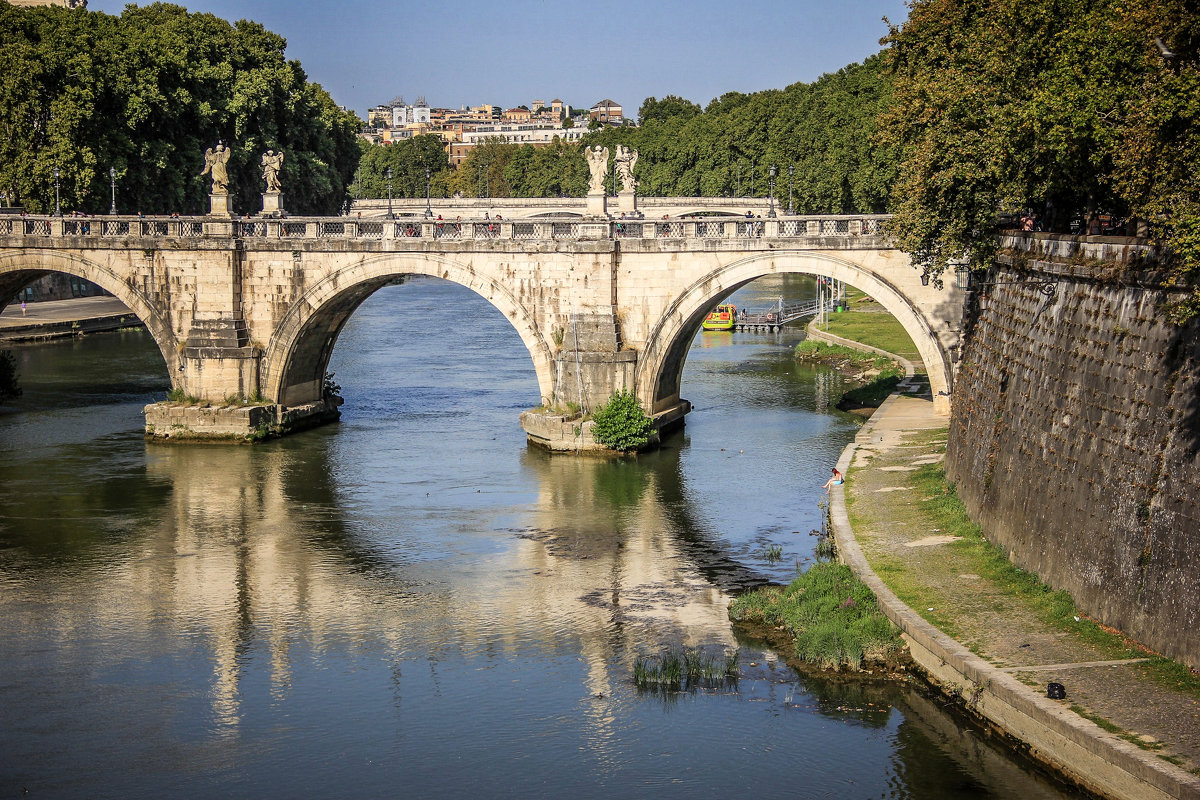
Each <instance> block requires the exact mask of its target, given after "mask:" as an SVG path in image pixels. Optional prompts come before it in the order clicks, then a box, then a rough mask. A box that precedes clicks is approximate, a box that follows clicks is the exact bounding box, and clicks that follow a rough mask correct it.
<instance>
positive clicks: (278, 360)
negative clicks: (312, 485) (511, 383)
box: [261, 252, 554, 405]
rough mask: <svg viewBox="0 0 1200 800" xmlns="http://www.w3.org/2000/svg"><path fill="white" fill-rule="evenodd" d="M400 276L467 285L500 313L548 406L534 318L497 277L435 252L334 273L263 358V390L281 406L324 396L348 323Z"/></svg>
mask: <svg viewBox="0 0 1200 800" xmlns="http://www.w3.org/2000/svg"><path fill="white" fill-rule="evenodd" d="M402 275H426V276H429V277H434V278H442V279H444V280H447V281H450V282H452V283H457V284H458V285H460V286H464V287H466V288H468V289H470V290H472V291H474V292H475V293H476V294H478V295H480V296H481V297H483V298H484V299H485V300H487V301H488V302H489V303H491V304H492V305H493V306H494V307H495V308H497V309H498V310H499V311H500V312H501V313H502V314H504V316H505V317H506V318H507V319H508V321H509V322H510V323H511V324H512V326H513V327H514V328H515V329H516V331H517V334H518V335H519V336H520V337H521V341H522V342H524V343H525V347H526V348H527V349H528V350H529V354H530V356H531V358H532V359H533V366H534V370H535V372H536V374H537V380H538V388H539V391H540V392H541V395H542V398H543V401H544V400H545V398H548V397H550V396H551V395H552V394H553V390H554V366H553V354H552V351H551V349H550V347H549V345H548V344H547V342H546V338H545V337H544V336H542V334H541V331H540V329H539V327H538V324H537V321H536V318H535V316H534V314H533V313H531V311H530V310H529V309H528V308H526V307H525V306H524V305H522V304H521V302H520V301H519V300H518V299H517V298H516V296H515V295H514V294H513V293H512V292H511V291H509V290H508V289H507V288H506V287H505V286H503V285H502V284H501V283H499V282H498V281H497V280H495V279H493V278H491V277H489V276H487V275H483V274H480V273H479V272H477V271H476V270H475V269H473V268H472V267H471V266H470V265H469V264H463V263H459V262H457V261H454V260H452V259H449V258H445V257H443V256H439V255H436V254H431V253H417V252H413V253H386V254H380V255H373V256H369V257H367V258H364V259H362V260H359V261H354V262H352V263H349V264H346V265H345V266H343V267H340V268H338V269H335V270H333V271H331V272H330V273H329V274H328V275H326V276H324V277H323V278H322V279H321V280H319V281H317V282H316V283H315V284H313V285H312V286H311V287H310V288H309V289H308V290H307V291H305V292H304V294H303V295H302V296H301V297H299V298H297V299H296V301H295V302H293V303H292V304H291V307H290V308H289V309H288V311H287V313H286V314H285V315H284V317H283V318H282V319H281V320H280V322H279V324H278V325H277V326H276V328H275V331H274V333H273V334H272V335H271V339H270V344H269V345H268V346H267V349H266V351H265V352H264V353H263V357H262V362H261V363H262V367H261V386H262V387H263V393H264V394H265V395H266V396H267V397H270V398H274V399H275V401H276V402H279V403H281V404H283V405H299V404H302V403H309V402H314V401H316V400H318V399H319V398H320V397H321V391H322V386H323V382H324V377H325V372H326V368H327V367H328V365H329V359H330V356H331V355H332V354H333V347H334V344H335V343H336V342H337V338H338V336H339V335H340V333H341V331H342V328H343V327H344V326H345V324H346V321H347V320H349V318H350V316H351V315H352V314H353V313H354V311H355V309H357V308H358V306H359V305H361V304H362V302H363V301H364V300H366V299H367V298H368V297H370V296H371V295H372V294H374V293H375V292H376V291H377V290H378V289H380V288H382V287H383V286H385V285H387V284H388V283H389V282H390V281H392V280H394V279H395V278H397V277H400V276H402Z"/></svg>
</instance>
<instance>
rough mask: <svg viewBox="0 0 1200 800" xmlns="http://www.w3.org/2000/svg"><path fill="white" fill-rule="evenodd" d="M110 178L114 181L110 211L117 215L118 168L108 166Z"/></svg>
mask: <svg viewBox="0 0 1200 800" xmlns="http://www.w3.org/2000/svg"><path fill="white" fill-rule="evenodd" d="M108 180H109V181H110V182H111V183H112V205H111V206H109V207H108V213H109V214H112V215H113V216H114V217H115V216H116V215H117V168H116V167H109V168H108Z"/></svg>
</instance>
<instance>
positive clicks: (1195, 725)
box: [832, 378, 1200, 798]
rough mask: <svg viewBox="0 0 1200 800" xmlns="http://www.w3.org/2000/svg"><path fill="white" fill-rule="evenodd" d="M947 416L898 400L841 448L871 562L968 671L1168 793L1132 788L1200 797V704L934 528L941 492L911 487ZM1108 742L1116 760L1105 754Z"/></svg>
mask: <svg viewBox="0 0 1200 800" xmlns="http://www.w3.org/2000/svg"><path fill="white" fill-rule="evenodd" d="M918 380H920V379H919V378H918ZM902 385H903V384H902ZM947 423H948V420H947V419H946V418H944V417H936V416H934V414H933V404H932V401H931V400H930V398H929V396H928V390H927V388H925V389H924V391H923V392H922V393H921V394H917V395H911V394H910V395H905V396H893V398H891V399H889V400H888V402H887V403H885V404H884V406H883V407H881V408H880V410H879V411H877V412H876V413H875V415H874V416H872V418H871V419H870V420H869V421H868V422H867V424H866V425H865V426H864V428H863V430H862V432H860V434H859V435H858V437H857V441H856V443H855V444H854V445H852V446H851V447H850V448H847V454H844V456H843V460H849V461H850V467H851V468H850V470H849V474H848V477H847V482H846V486H845V490H844V491H840V492H835V493H834V496H833V508H832V512H833V515H834V521H835V525H836V524H837V523H838V521H839V520H838V517H839V516H840V517H841V519H842V520H843V521H844V524H845V526H846V527H847V529H848V528H850V527H852V528H853V530H852V532H850V536H851V537H852V540H853V541H857V543H858V546H859V548H861V551H862V555H863V556H865V558H866V563H867V564H869V565H870V568H871V569H872V570H873V571H875V573H876V577H881V578H882V579H883V582H884V584H886V586H887V588H889V589H892V590H893V591H894V592H895V593H896V594H898V595H901V596H903V597H905V598H907V600H908V603H909V607H907V608H906V609H905V610H906V611H907V612H909V613H916V614H918V615H919V616H920V617H921V618H923V619H924V620H925V621H926V622H929V623H931V624H932V625H933V626H934V627H935V628H937V627H939V626H940V630H941V631H943V632H945V633H952V635H953V637H954V639H955V640H957V642H958V643H960V644H962V645H964V646H965V647H966V648H967V649H969V650H970V651H971V653H973V654H974V655H975V656H977V657H978V658H972V659H970V660H971V661H972V662H973V663H972V665H971V669H972V670H976V669H978V670H980V672H981V673H986V674H988V675H990V676H991V677H988V678H987V682H988V683H990V682H992V681H994V682H995V685H996V686H1000V685H1004V686H1005V687H1006V688H1005V691H1009V692H1010V693H1013V692H1015V693H1016V694H1017V695H1020V694H1022V693H1028V698H1027V700H1028V706H1029V708H1031V709H1034V710H1035V713H1043V714H1044V713H1049V714H1050V715H1051V716H1057V717H1059V718H1065V719H1061V721H1062V722H1065V724H1066V725H1067V726H1068V730H1069V733H1068V735H1067V737H1066V738H1092V739H1098V740H1100V743H1101V747H1100V749H1099V751H1098V752H1100V753H1101V755H1100V759H1101V760H1102V761H1108V762H1110V763H1118V762H1120V763H1124V764H1126V766H1125V767H1124V768H1125V769H1127V770H1131V771H1133V772H1135V773H1136V772H1143V773H1144V772H1147V771H1148V772H1153V773H1155V774H1156V777H1154V778H1153V782H1155V783H1156V784H1157V785H1158V786H1162V787H1166V788H1165V794H1163V795H1157V794H1152V793H1147V794H1142V793H1141V792H1142V791H1147V790H1145V789H1136V790H1134V791H1133V793H1126V794H1125V796H1131V797H1144V796H1169V797H1181V798H1183V797H1187V798H1192V797H1200V777H1198V776H1200V700H1197V698H1196V697H1195V696H1193V695H1191V694H1188V693H1185V692H1182V691H1175V690H1173V689H1171V688H1169V687H1167V686H1164V685H1162V684H1161V683H1159V682H1156V681H1155V680H1153V679H1152V678H1151V677H1149V676H1148V675H1147V674H1146V671H1145V669H1144V663H1145V662H1144V661H1143V660H1141V659H1130V658H1119V657H1114V654H1113V652H1112V651H1107V652H1106V651H1103V650H1101V649H1100V648H1099V647H1098V646H1094V645H1092V644H1089V643H1088V642H1086V641H1084V640H1083V639H1082V638H1080V637H1076V636H1075V635H1073V634H1071V633H1069V632H1065V631H1063V630H1062V629H1061V628H1059V627H1056V626H1054V625H1053V624H1051V623H1047V622H1043V621H1042V620H1041V619H1040V618H1039V617H1038V616H1037V615H1035V613H1034V612H1033V611H1032V610H1031V609H1029V608H1026V607H1025V606H1024V605H1022V602H1021V600H1020V599H1019V598H1016V597H1014V596H1013V595H1012V594H1010V593H1008V592H1006V591H1005V589H1004V587H1003V586H1000V585H997V584H996V583H993V582H992V581H991V580H989V579H988V578H987V577H984V576H981V575H979V574H978V573H977V572H976V568H975V567H974V566H973V565H974V564H975V563H978V562H975V561H973V560H972V557H971V556H970V554H969V552H968V550H969V548H966V547H959V546H955V545H954V544H952V542H950V541H947V540H949V539H951V537H948V536H946V535H944V534H943V533H942V532H941V531H939V530H937V529H936V528H932V527H931V525H930V522H929V519H930V518H929V517H928V516H927V515H926V514H925V513H923V512H922V509H921V503H924V502H928V501H930V500H933V499H935V498H933V497H926V496H922V495H923V494H925V492H921V491H919V490H916V489H915V488H914V481H913V472H914V471H916V470H917V469H918V468H919V467H920V466H921V465H924V464H930V463H938V462H940V461H941V460H942V459H943V458H944V454H945V450H946V431H947ZM847 508H848V514H847ZM852 546H853V545H852V543H851V547H852ZM843 555H845V553H843ZM847 560H848V561H849V562H850V563H852V565H853V561H852V560H851V559H847ZM868 582H870V581H868ZM893 599H894V598H893ZM897 602H898V601H897ZM901 605H903V604H901ZM912 606H916V608H915V611H914V609H913V608H912ZM916 622H917V624H918V625H921V624H922V623H920V621H919V620H916ZM930 630H932V629H930ZM932 633H933V634H937V635H940V634H938V631H932ZM950 644H951V645H953V644H954V643H953V642H950ZM966 655H968V657H969V654H966ZM976 662H977V663H976ZM1009 676H1011V677H1013V678H1015V679H1016V681H1012V680H1010V679H1009ZM1049 681H1055V682H1058V683H1062V684H1064V685H1065V687H1066V692H1067V697H1066V699H1065V700H1059V701H1047V700H1046V698H1045V695H1046V684H1047V682H1049ZM975 685H980V686H982V685H987V683H984V682H979V683H976V684H975ZM1018 701H1019V702H1025V699H1022V698H1018ZM1047 703H1049V704H1050V705H1049V706H1047ZM1092 720H1096V721H1099V722H1100V724H1102V725H1105V726H1106V728H1107V729H1108V730H1105V729H1102V728H1101V727H1100V726H1099V725H1097V724H1096V723H1095V722H1094V721H1092ZM1093 744H1095V742H1093ZM1110 744H1111V745H1112V748H1113V749H1112V753H1113V755H1112V756H1111V758H1110V757H1107V756H1104V755H1103V753H1104V752H1105V750H1104V748H1105V747H1107V746H1108V745H1110ZM1135 745H1136V746H1135Z"/></svg>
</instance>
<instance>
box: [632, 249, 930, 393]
mask: <svg viewBox="0 0 1200 800" xmlns="http://www.w3.org/2000/svg"><path fill="white" fill-rule="evenodd" d="M788 273H799V274H804V275H813V276H818V277H826V278H835V279H837V280H840V281H844V282H845V283H847V284H850V285H851V286H854V287H856V288H858V289H862V290H863V291H865V292H866V293H867V294H869V295H871V297H873V298H875V299H876V300H877V301H878V302H879V303H880V304H881V305H882V306H883V307H884V308H885V309H887V310H888V312H890V313H891V314H892V315H893V316H894V317H896V319H897V320H898V321H899V322H900V324H901V325H902V326H903V327H904V329H905V331H907V332H908V334H909V336H911V337H912V340H913V343H914V344H915V345H916V347H917V351H918V352H919V353H920V355H921V359H922V361H924V363H925V368H926V370H927V372H928V373H929V384H930V389H931V391H932V392H933V395H934V398H935V406H936V407H937V408H938V410H939V412H941V413H948V412H949V395H950V386H951V381H952V368H951V359H950V358H949V355H948V353H947V352H946V350H945V348H944V347H943V345H942V342H941V340H940V339H939V337H938V334H937V332H936V331H935V328H934V322H933V321H932V320H930V319H929V318H928V317H927V316H926V314H925V313H924V312H923V311H922V310H921V309H920V308H918V307H917V306H916V305H915V304H914V303H913V302H912V301H911V300H910V299H909V297H908V296H907V295H906V294H905V292H904V291H903V290H901V289H900V288H898V287H896V286H895V285H894V284H893V283H892V282H890V281H889V280H887V279H886V278H884V277H882V276H881V275H879V274H878V273H877V272H875V271H874V270H872V269H870V268H869V267H866V266H864V265H861V264H858V263H856V262H854V261H852V260H851V259H850V258H847V257H843V256H839V255H831V254H829V253H824V252H807V251H796V252H770V253H755V254H753V255H749V256H746V257H743V258H739V259H737V260H735V261H731V262H730V263H728V264H724V265H721V266H718V267H717V268H715V269H713V270H711V271H710V272H708V273H707V274H705V275H703V276H701V277H700V278H699V279H697V280H695V281H693V282H692V283H691V284H689V285H688V286H687V287H685V288H684V289H683V290H682V291H681V292H680V293H679V294H678V295H677V296H676V297H675V299H674V300H673V301H672V302H671V303H670V305H669V306H668V307H667V309H666V312H665V313H664V314H663V315H662V316H661V318H660V319H659V321H658V322H657V324H656V325H654V326H653V327H652V329H651V330H650V333H649V335H648V336H647V339H646V347H645V351H644V354H643V357H642V358H641V359H640V360H639V363H638V370H637V375H636V379H635V380H636V387H637V388H636V391H637V394H638V396H639V397H641V398H642V399H643V401H644V402H645V403H646V405H647V406H648V407H649V409H650V410H651V411H652V412H658V411H661V410H663V409H666V408H670V407H672V406H673V405H675V404H677V403H678V402H679V400H680V398H679V393H680V381H681V378H682V375H683V366H684V362H685V360H686V359H687V353H688V349H689V347H690V346H691V343H692V339H693V338H694V337H695V335H696V332H697V331H698V330H700V326H701V323H702V322H703V321H704V317H705V316H706V315H707V314H708V312H709V310H710V309H711V308H712V307H713V306H714V305H715V304H717V303H719V302H721V301H722V300H724V299H725V298H727V297H728V296H729V295H731V294H733V293H734V292H735V291H737V290H738V289H740V288H741V287H742V286H745V285H746V284H748V283H750V282H751V281H754V280H756V279H758V278H762V277H764V276H767V275H779V274H788Z"/></svg>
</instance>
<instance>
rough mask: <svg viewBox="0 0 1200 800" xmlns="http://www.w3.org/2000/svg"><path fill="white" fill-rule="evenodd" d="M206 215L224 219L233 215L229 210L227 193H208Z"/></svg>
mask: <svg viewBox="0 0 1200 800" xmlns="http://www.w3.org/2000/svg"><path fill="white" fill-rule="evenodd" d="M208 215H209V216H210V217H225V218H226V219H229V218H231V217H233V212H232V211H230V210H229V195H227V194H210V195H209V196H208Z"/></svg>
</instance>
